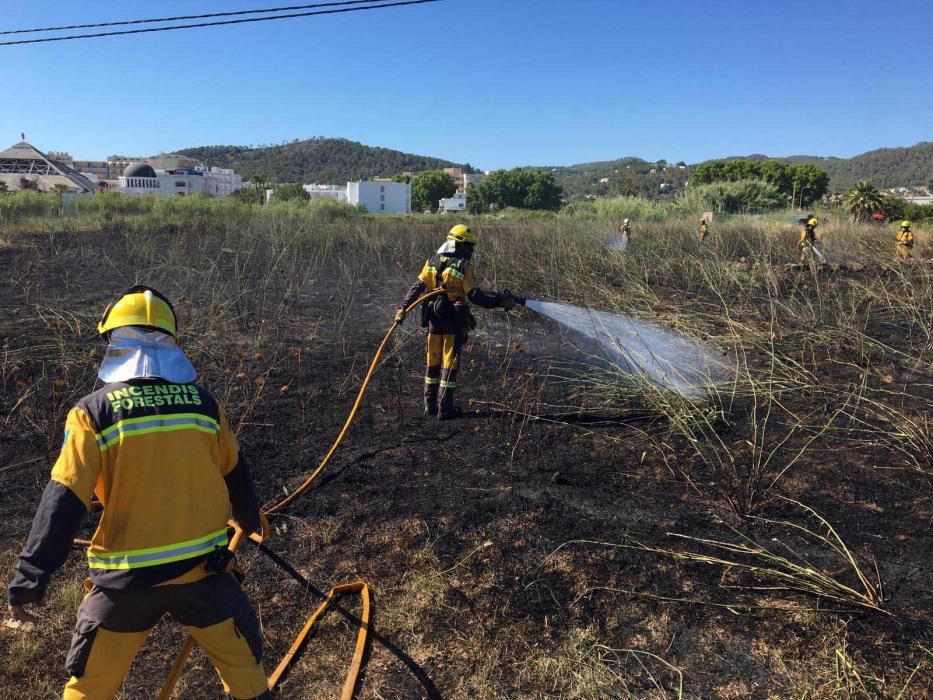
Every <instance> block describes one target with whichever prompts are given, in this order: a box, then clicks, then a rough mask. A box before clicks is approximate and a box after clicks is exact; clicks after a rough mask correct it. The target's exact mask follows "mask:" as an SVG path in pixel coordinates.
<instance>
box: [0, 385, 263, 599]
mask: <svg viewBox="0 0 933 700" xmlns="http://www.w3.org/2000/svg"><path fill="white" fill-rule="evenodd" d="M92 494H96V496H97V499H98V500H99V501H100V503H101V504H102V505H103V507H104V510H103V514H102V516H101V519H100V523H99V525H98V527H97V531H96V532H95V533H94V536H93V538H92V540H91V546H90V548H89V549H88V552H87V557H88V566H89V567H90V576H91V580H92V581H93V582H94V583H95V584H97V585H99V586H101V587H102V588H128V587H135V586H145V585H157V584H159V583H164V582H166V581H169V580H172V579H175V578H177V577H178V576H181V575H183V574H185V573H187V572H188V571H190V570H191V569H193V568H194V567H195V566H196V565H197V564H198V563H199V562H200V561H201V560H203V559H204V558H205V557H206V556H207V555H208V554H210V553H211V552H212V551H213V550H214V549H215V548H217V547H224V546H226V544H227V520H228V519H229V518H230V516H231V514H232V515H234V517H236V519H237V521H238V522H239V523H240V524H241V525H242V526H243V527H244V528H246V529H247V531H248V532H250V531H253V530H255V529H257V528H258V526H259V509H258V504H257V500H256V496H255V493H254V491H253V486H252V480H251V478H250V475H249V469H248V467H247V466H246V463H245V462H244V461H243V460H241V459H240V457H239V446H238V444H237V440H236V437H235V436H234V434H233V432H232V431H231V429H230V425H229V424H228V423H227V419H226V417H225V416H224V414H223V411H222V410H221V408H220V407H219V406H218V404H217V402H216V401H215V400H214V398H213V396H211V394H210V393H209V392H208V391H207V390H206V389H204V388H203V387H200V386H196V385H194V384H171V383H169V382H165V381H163V380H161V379H134V380H130V381H129V382H120V383H115V384H108V385H106V386H104V387H103V388H101V389H99V390H98V391H95V392H94V393H92V394H90V395H88V396H86V397H85V398H83V399H82V400H81V401H79V402H78V404H77V405H76V406H75V407H74V408H73V409H71V411H70V413H69V414H68V418H67V420H66V422H65V439H64V443H63V445H62V450H61V453H60V454H59V456H58V460H57V461H56V462H55V466H54V467H53V469H52V476H51V481H50V482H49V484H48V485H47V486H46V489H45V491H44V493H43V496H42V502H41V503H40V505H39V509H38V511H37V513H36V517H35V519H34V521H33V526H32V529H31V531H30V534H29V538H28V540H27V542H26V547H25V548H24V550H23V552H22V553H21V554H20V557H19V560H18V561H17V565H16V573H15V575H14V579H13V582H12V583H11V584H10V587H9V599H10V602H11V603H13V604H22V603H28V602H35V601H37V600H40V599H41V598H42V596H43V594H44V592H45V588H46V586H47V584H48V581H49V579H50V578H51V576H52V574H53V573H54V571H55V570H56V569H58V568H59V567H60V566H61V565H62V563H64V560H65V558H66V557H67V554H68V551H69V549H70V547H71V540H72V539H73V537H74V535H75V533H76V532H77V530H78V528H79V526H80V523H81V520H82V519H83V516H84V514H85V513H86V512H87V511H89V510H90V509H91V495H92Z"/></svg>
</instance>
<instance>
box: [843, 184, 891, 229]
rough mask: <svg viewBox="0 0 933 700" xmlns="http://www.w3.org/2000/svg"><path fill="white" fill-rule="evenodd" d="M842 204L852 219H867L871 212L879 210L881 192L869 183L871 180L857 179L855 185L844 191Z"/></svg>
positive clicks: (880, 206) (869, 217)
mask: <svg viewBox="0 0 933 700" xmlns="http://www.w3.org/2000/svg"><path fill="white" fill-rule="evenodd" d="M842 205H843V206H844V207H845V208H846V211H847V212H848V213H849V216H851V217H852V220H853V221H869V220H870V219H871V215H872V214H874V213H875V212H878V211H881V208H882V205H881V193H880V192H879V191H878V190H877V189H875V186H874V185H872V184H871V180H859V181H858V182H856V183H855V187H853V188H852V189H851V190H849V191H848V192H846V194H845V196H844V197H843V198H842Z"/></svg>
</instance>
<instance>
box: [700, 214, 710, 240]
mask: <svg viewBox="0 0 933 700" xmlns="http://www.w3.org/2000/svg"><path fill="white" fill-rule="evenodd" d="M708 235H709V226H707V225H706V219H700V243H702V242H703V241H705V240H706V237H707V236H708Z"/></svg>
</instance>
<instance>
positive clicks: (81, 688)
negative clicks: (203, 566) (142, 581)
mask: <svg viewBox="0 0 933 700" xmlns="http://www.w3.org/2000/svg"><path fill="white" fill-rule="evenodd" d="M166 613H168V614H170V615H171V616H172V617H173V618H175V619H176V620H177V621H178V622H179V623H181V624H182V625H183V626H184V628H185V630H186V631H187V632H188V633H189V634H191V636H192V637H194V639H195V641H196V642H197V643H198V646H200V647H201V649H202V650H203V651H204V653H205V654H207V656H208V658H210V660H211V662H212V663H213V664H214V668H216V669H217V672H218V674H219V675H220V679H221V681H222V682H223V685H224V690H225V691H226V692H227V693H229V694H230V695H232V696H233V697H235V698H242V699H246V698H258V697H271V694H269V695H267V696H264V694H265V693H267V692H268V682H267V680H266V675H265V673H264V672H263V669H262V664H261V661H262V634H261V632H260V631H259V623H258V621H257V619H256V613H255V612H254V611H253V607H252V605H250V602H249V600H248V599H247V597H246V594H245V593H243V591H242V590H241V589H240V585H239V584H238V583H237V581H236V579H235V578H234V577H233V576H229V575H209V576H206V577H205V578H202V579H201V580H199V581H195V582H193V583H183V584H176V585H164V586H149V587H144V588H128V589H123V590H115V589H105V588H100V587H98V586H94V587H93V588H92V589H91V590H90V592H89V593H88V594H87V595H86V596H85V597H84V601H83V602H82V603H81V607H80V608H78V621H77V624H76V626H75V633H74V636H73V637H72V640H71V649H70V651H69V652H68V659H67V661H66V663H65V665H66V670H67V671H68V673H69V674H70V675H71V680H69V681H68V684H67V685H66V686H65V692H64V695H63V698H64V700H78V699H79V698H94V700H105V699H106V698H112V697H113V696H114V695H115V694H116V693H117V691H118V690H119V689H120V685H122V683H123V679H124V677H125V676H126V672H127V671H128V670H129V667H130V664H131V663H132V662H133V658H134V657H135V656H136V652H138V651H139V649H140V647H141V646H142V645H143V643H144V642H145V641H146V637H147V636H148V635H149V631H150V630H151V629H152V628H153V627H154V626H155V625H156V623H157V622H158V621H159V620H160V619H161V618H162V616H163V615H165V614H166Z"/></svg>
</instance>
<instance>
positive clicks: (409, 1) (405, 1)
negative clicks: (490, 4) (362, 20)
mask: <svg viewBox="0 0 933 700" xmlns="http://www.w3.org/2000/svg"><path fill="white" fill-rule="evenodd" d="M349 1H351V2H355V1H358V0H349ZM433 2H441V0H400V1H399V2H383V3H380V4H377V5H365V6H359V7H341V8H338V9H332V10H315V11H312V12H299V13H296V14H291V15H273V16H271V17H248V18H245V19H228V20H223V21H220V22H197V23H194V24H176V25H173V26H171V27H151V28H147V29H124V30H121V31H118V32H96V33H93V34H69V35H68V36H53V37H44V38H42V39H18V40H16V41H0V46H17V45H22V44H45V43H49V42H52V41H71V40H73V39H95V38H98V37H104V36H123V35H127V34H150V33H152V32H170V31H173V30H175V29H196V28H199V27H219V26H222V25H227V24H247V23H252V22H268V21H271V20H275V19H295V18H297V17H311V16H314V15H336V14H342V13H345V12H362V11H364V10H382V9H385V8H387V7H404V6H406V5H425V4H428V3H433ZM334 4H339V5H346V4H349V2H346V3H334ZM318 6H321V5H318ZM268 11H271V10H268Z"/></svg>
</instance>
